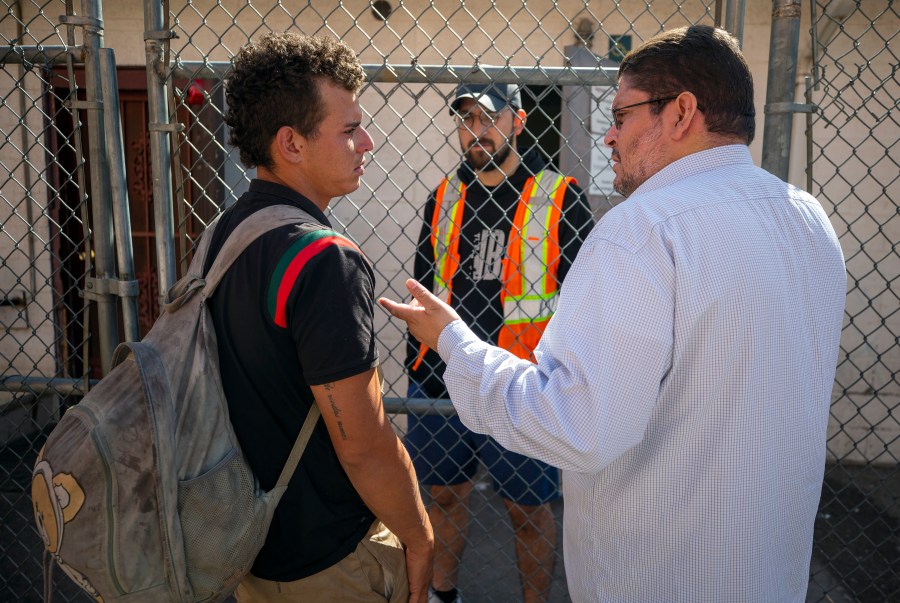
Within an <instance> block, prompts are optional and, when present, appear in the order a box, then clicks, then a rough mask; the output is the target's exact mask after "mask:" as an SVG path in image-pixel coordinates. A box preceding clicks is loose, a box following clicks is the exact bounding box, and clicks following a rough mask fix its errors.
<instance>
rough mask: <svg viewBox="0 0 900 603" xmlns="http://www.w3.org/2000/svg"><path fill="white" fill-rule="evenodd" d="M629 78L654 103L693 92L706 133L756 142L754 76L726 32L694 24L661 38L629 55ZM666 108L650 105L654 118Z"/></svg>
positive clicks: (625, 69) (625, 71)
mask: <svg viewBox="0 0 900 603" xmlns="http://www.w3.org/2000/svg"><path fill="white" fill-rule="evenodd" d="M626 75H627V76H628V81H629V83H630V84H631V85H633V86H634V87H635V88H637V89H638V90H642V91H644V92H647V93H648V94H650V95H651V96H652V97H654V98H661V97H666V96H676V95H678V94H681V93H682V92H684V91H690V92H692V93H693V94H694V96H696V97H697V104H698V105H699V106H700V107H701V111H702V112H703V116H704V118H705V120H706V128H707V130H709V131H710V132H712V133H717V134H723V135H726V136H735V137H738V138H741V139H743V140H745V141H746V142H747V144H750V143H751V142H752V141H753V136H754V134H755V132H756V109H754V107H753V76H752V75H751V74H750V68H749V67H748V66H747V62H746V61H745V60H744V56H743V55H742V54H741V49H740V48H739V47H738V44H737V41H736V40H735V39H734V38H733V37H732V36H731V34H729V33H728V32H727V31H725V30H724V29H717V28H714V27H710V26H708V25H694V26H692V27H680V28H678V29H672V30H669V31H665V32H663V33H660V34H657V35H655V36H653V37H652V38H650V39H649V40H647V42H645V43H644V44H642V45H641V46H639V47H638V48H636V49H634V50H632V51H631V52H629V53H628V54H627V55H625V58H624V59H622V62H621V63H620V64H619V75H618V77H619V79H621V78H622V77H624V76H626ZM661 109H662V107H661V106H653V105H651V111H654V112H655V113H659V111H660V110H661Z"/></svg>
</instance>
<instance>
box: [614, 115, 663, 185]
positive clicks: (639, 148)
mask: <svg viewBox="0 0 900 603" xmlns="http://www.w3.org/2000/svg"><path fill="white" fill-rule="evenodd" d="M661 137H662V131H661V130H660V128H659V124H658V123H657V124H656V126H655V127H653V128H650V129H649V130H647V131H646V132H644V133H643V134H642V135H641V136H640V138H638V139H637V140H636V141H634V144H633V145H630V147H629V148H627V149H620V150H618V151H616V152H615V153H613V157H618V158H619V170H620V172H621V175H620V176H619V177H618V178H616V179H615V180H613V189H615V191H616V192H617V193H619V194H620V195H622V196H623V197H628V196H630V195H631V193H633V192H634V191H635V190H637V188H638V187H639V186H640V185H642V184H643V183H644V182H646V181H647V179H648V178H650V176H652V175H653V174H655V173H656V172H658V171H659V170H660V169H661V168H662V166H661V165H660V163H661V149H660V148H659V144H658V143H659V140H660V138H661ZM622 151H624V152H625V153H626V154H627V155H628V156H629V157H631V158H632V160H634V164H635V165H634V167H633V168H631V169H629V170H626V168H625V164H624V163H622V162H621V158H622Z"/></svg>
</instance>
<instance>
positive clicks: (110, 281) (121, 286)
mask: <svg viewBox="0 0 900 603" xmlns="http://www.w3.org/2000/svg"><path fill="white" fill-rule="evenodd" d="M111 295H112V296H117V297H137V295H138V282H137V281H120V280H119V279H115V278H95V277H92V276H89V277H87V278H85V283H84V291H82V292H81V296H82V297H84V298H85V299H90V300H95V301H96V300H100V299H103V298H104V297H109V296H111Z"/></svg>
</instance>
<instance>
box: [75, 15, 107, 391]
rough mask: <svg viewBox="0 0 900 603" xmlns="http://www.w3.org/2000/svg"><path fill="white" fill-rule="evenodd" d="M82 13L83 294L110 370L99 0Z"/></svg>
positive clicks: (77, 19)
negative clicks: (87, 181) (87, 179)
mask: <svg viewBox="0 0 900 603" xmlns="http://www.w3.org/2000/svg"><path fill="white" fill-rule="evenodd" d="M81 10H82V13H83V15H84V16H81V17H74V16H67V17H65V20H66V22H74V23H75V24H77V25H80V26H81V27H82V32H83V40H84V79H85V95H86V98H87V100H86V102H85V103H84V104H83V105H82V104H81V103H78V102H76V101H73V103H74V104H76V105H80V106H81V107H82V108H84V109H86V110H87V113H88V115H89V116H90V118H89V125H90V127H89V128H88V147H89V148H88V152H89V154H90V158H91V195H92V197H93V202H92V203H91V218H92V224H91V227H92V231H93V238H94V253H95V257H94V274H95V276H94V277H91V276H90V275H89V276H88V277H87V278H86V281H87V282H86V283H85V296H86V297H88V298H91V299H93V300H94V301H96V302H97V317H98V322H99V331H100V333H99V340H100V362H101V367H102V370H103V373H104V374H106V373H107V372H108V371H109V369H110V366H111V364H112V353H113V349H115V347H116V345H117V344H118V342H119V333H118V327H119V321H118V316H117V312H116V310H117V305H118V304H117V298H116V294H115V292H114V291H113V290H111V287H110V286H109V284H110V283H111V282H112V281H113V280H114V279H115V255H114V254H115V251H114V249H113V220H112V195H111V194H110V188H109V186H108V185H107V182H106V177H107V175H108V173H109V156H108V155H107V149H106V134H105V130H106V128H105V125H104V122H103V117H102V115H101V112H102V111H103V100H102V99H103V90H102V83H101V81H100V49H101V47H102V46H103V12H102V9H101V6H100V0H83V2H82V4H81Z"/></svg>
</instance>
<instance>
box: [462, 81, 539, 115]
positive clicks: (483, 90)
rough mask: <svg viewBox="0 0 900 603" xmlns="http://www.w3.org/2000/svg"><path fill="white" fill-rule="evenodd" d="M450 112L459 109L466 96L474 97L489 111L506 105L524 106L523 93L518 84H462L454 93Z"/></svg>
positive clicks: (494, 110)
mask: <svg viewBox="0 0 900 603" xmlns="http://www.w3.org/2000/svg"><path fill="white" fill-rule="evenodd" d="M453 96H454V98H453V102H452V103H450V113H453V112H454V111H456V110H458V109H459V103H460V101H461V100H462V99H464V98H473V99H475V101H476V102H477V103H478V104H479V105H481V106H482V107H484V108H485V109H487V110H488V111H493V112H496V111H499V110H500V109H502V108H503V107H505V106H506V105H509V106H510V107H512V108H513V109H521V108H522V95H521V93H520V92H519V86H518V85H516V84H496V83H495V84H460V85H459V86H457V87H456V92H454V94H453Z"/></svg>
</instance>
